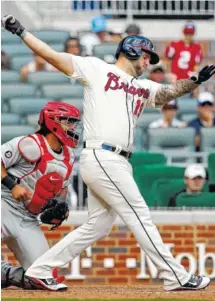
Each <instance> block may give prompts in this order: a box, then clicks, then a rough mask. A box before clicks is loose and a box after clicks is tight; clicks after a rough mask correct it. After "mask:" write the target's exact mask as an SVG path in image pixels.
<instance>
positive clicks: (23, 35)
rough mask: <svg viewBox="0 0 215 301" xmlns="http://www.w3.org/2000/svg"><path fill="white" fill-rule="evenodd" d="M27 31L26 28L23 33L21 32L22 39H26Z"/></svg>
mask: <svg viewBox="0 0 215 301" xmlns="http://www.w3.org/2000/svg"><path fill="white" fill-rule="evenodd" d="M26 33H27V31H26V30H25V29H24V30H23V31H22V33H21V34H20V38H21V39H24V37H25V35H26Z"/></svg>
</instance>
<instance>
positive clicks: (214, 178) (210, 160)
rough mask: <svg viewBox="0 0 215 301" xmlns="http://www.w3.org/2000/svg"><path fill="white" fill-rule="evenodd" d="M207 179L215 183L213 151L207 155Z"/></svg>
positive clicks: (214, 156)
mask: <svg viewBox="0 0 215 301" xmlns="http://www.w3.org/2000/svg"><path fill="white" fill-rule="evenodd" d="M208 173H209V181H210V182H213V183H215V152H214V153H212V154H209V155H208Z"/></svg>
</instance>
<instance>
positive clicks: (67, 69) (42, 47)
mask: <svg viewBox="0 0 215 301" xmlns="http://www.w3.org/2000/svg"><path fill="white" fill-rule="evenodd" d="M2 27H4V28H5V29H6V30H8V31H10V32H11V33H12V34H16V35H18V36H19V37H21V38H22V40H23V41H24V42H25V44H26V45H27V46H28V47H29V48H31V50H32V51H33V52H35V53H36V54H38V55H39V56H41V57H42V58H43V59H44V60H46V61H47V62H48V63H50V64H51V65H53V66H54V67H55V68H57V69H58V70H59V71H61V72H63V73H65V74H66V75H68V76H71V75H72V74H73V72H74V70H73V65H72V59H71V57H72V56H71V55H69V54H67V53H60V52H57V51H55V50H54V49H52V48H51V47H49V46H48V45H47V44H46V43H44V42H43V41H41V40H40V39H38V38H36V37H35V36H34V35H32V34H31V33H30V32H27V31H26V30H25V28H24V27H23V26H22V25H21V24H20V22H19V21H18V20H16V19H15V18H14V17H13V16H12V15H6V16H4V18H3V19H2Z"/></svg>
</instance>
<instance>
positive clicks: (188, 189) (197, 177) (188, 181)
mask: <svg viewBox="0 0 215 301" xmlns="http://www.w3.org/2000/svg"><path fill="white" fill-rule="evenodd" d="M205 180H206V171H205V168H204V167H203V166H202V165H201V164H191V165H188V166H187V168H186V169H185V173H184V183H185V189H183V190H180V191H178V192H177V193H175V194H174V195H173V196H172V197H171V198H170V200H169V205H168V206H169V207H175V206H176V198H177V196H178V195H180V194H182V193H187V194H197V193H201V192H203V187H204V184H205Z"/></svg>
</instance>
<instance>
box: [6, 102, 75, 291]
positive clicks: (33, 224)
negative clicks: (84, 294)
mask: <svg viewBox="0 0 215 301" xmlns="http://www.w3.org/2000/svg"><path fill="white" fill-rule="evenodd" d="M79 121H80V112H79V110H78V109H77V108H75V107H73V106H72V105H69V104H65V103H61V102H48V103H47V104H46V105H45V107H44V108H43V110H42V111H41V112H40V117H39V125H40V128H39V130H38V131H37V132H36V133H35V134H32V135H28V136H24V137H23V136H22V137H17V138H14V139H12V140H10V141H9V142H7V143H5V144H4V145H2V148H1V155H2V163H1V172H2V173H1V182H2V205H1V206H2V240H3V241H4V242H5V243H6V244H7V246H8V247H9V249H10V250H11V251H12V252H13V253H14V255H15V257H16V259H17V260H18V261H19V263H20V264H21V266H19V267H13V266H11V265H10V264H9V263H7V262H3V263H2V266H1V272H2V287H7V286H9V285H16V286H19V287H22V288H26V289H29V288H35V287H36V285H35V284H34V283H33V282H32V281H30V282H29V279H27V278H26V277H24V271H25V270H27V268H28V267H29V266H30V265H31V264H32V263H33V262H34V261H35V260H36V259H37V258H38V257H39V256H41V255H42V254H43V253H45V252H46V251H47V250H48V249H49V246H48V243H47V240H46V238H45V236H44V234H43V231H42V230H41V229H40V227H38V226H39V222H41V223H46V224H52V226H53V227H57V226H59V225H60V224H61V223H62V222H63V220H64V219H65V218H66V217H68V214H69V209H68V205H67V203H66V194H67V186H68V183H69V179H70V175H71V171H72V166H73V162H74V152H73V148H74V147H76V146H77V144H78V138H79V136H78V134H77V133H76V130H75V126H76V125H77V123H78V122H79ZM56 197H58V198H56ZM61 288H65V286H64V285H63V284H62V285H61Z"/></svg>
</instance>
